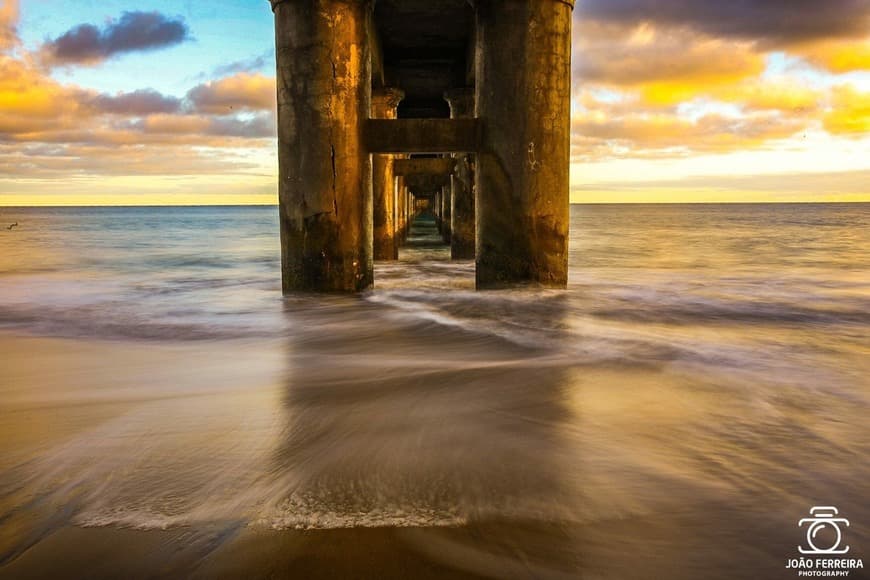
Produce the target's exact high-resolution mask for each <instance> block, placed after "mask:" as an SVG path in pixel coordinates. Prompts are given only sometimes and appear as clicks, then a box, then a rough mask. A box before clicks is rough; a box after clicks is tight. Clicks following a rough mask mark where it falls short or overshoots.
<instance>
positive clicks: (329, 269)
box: [271, 0, 373, 292]
mask: <svg viewBox="0 0 870 580" xmlns="http://www.w3.org/2000/svg"><path fill="white" fill-rule="evenodd" d="M271 4H272V10H273V12H274V13H275V56H276V60H277V85H278V165H279V169H278V173H279V186H278V195H279V201H280V221H281V266H282V286H283V289H284V292H290V291H294V290H313V291H345V292H352V291H360V290H364V289H366V288H368V287H369V286H371V284H372V279H373V264H372V245H373V240H372V227H371V225H370V224H371V223H372V179H371V175H372V174H371V160H370V156H369V153H368V151H367V150H366V147H365V145H364V143H363V131H364V124H365V122H366V119H367V118H368V116H369V108H370V96H371V58H370V54H369V41H368V36H367V30H366V28H367V26H366V23H367V20H368V13H369V10H370V6H369V2H368V1H366V0H271Z"/></svg>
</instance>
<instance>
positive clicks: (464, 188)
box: [444, 88, 476, 260]
mask: <svg viewBox="0 0 870 580" xmlns="http://www.w3.org/2000/svg"><path fill="white" fill-rule="evenodd" d="M444 100H446V101H447V103H448V104H449V105H450V118H451V119H470V118H473V117H474V89H473V88H462V89H454V90H452V91H447V92H446V93H445V94H444ZM454 158H455V159H456V168H455V170H454V173H453V175H452V176H451V178H450V187H451V195H450V199H451V203H452V207H451V209H450V219H451V222H450V257H451V258H452V259H454V260H471V259H474V245H475V230H476V224H475V217H474V195H475V193H474V169H473V167H474V157H473V156H472V155H469V154H467V153H462V154H456V155H454Z"/></svg>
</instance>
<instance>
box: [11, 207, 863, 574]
mask: <svg viewBox="0 0 870 580" xmlns="http://www.w3.org/2000/svg"><path fill="white" fill-rule="evenodd" d="M276 213H277V212H276V210H275V209H274V208H140V209H132V208H121V209H115V208H113V209H75V208H72V209H14V208H4V209H3V210H2V212H0V219H5V220H7V221H9V222H10V223H11V222H13V221H18V222H19V223H20V226H19V228H17V229H16V230H14V231H12V232H7V231H6V230H0V232H2V233H0V330H2V332H3V335H4V336H5V338H4V339H3V340H5V341H7V342H5V343H4V344H12V343H10V342H8V341H13V342H14V343H15V344H16V345H17V347H15V348H12V347H10V348H9V349H7V354H6V355H5V357H4V358H5V359H6V360H4V367H5V369H6V373H5V377H6V379H5V380H4V381H3V382H2V383H0V419H2V423H0V424H2V426H0V435H3V439H4V443H0V446H2V447H0V449H2V455H3V458H2V459H0V470H2V472H0V521H2V522H3V533H2V534H0V560H3V561H11V560H12V559H14V558H15V557H17V555H19V554H21V553H22V551H23V550H25V549H26V548H27V547H28V546H32V545H35V544H37V543H39V542H40V541H42V539H43V538H45V537H46V536H47V535H49V534H51V532H52V530H54V529H57V528H58V527H60V526H63V525H69V524H73V525H79V526H102V527H125V528H135V529H164V528H176V527H179V526H194V527H195V526H201V525H206V524H208V525H219V526H222V527H223V528H224V529H226V530H228V532H227V533H228V534H231V533H233V532H232V531H233V530H237V529H240V528H249V527H256V528H262V529H274V530H284V529H330V528H347V527H408V528H437V527H439V526H447V527H454V526H461V525H467V524H469V523H474V522H488V521H508V522H511V521H513V522H525V523H527V524H528V523H531V525H532V530H533V531H531V532H528V534H530V536H529V537H526V538H525V540H524V541H527V542H528V543H530V544H534V542H535V540H536V538H535V535H536V532H535V531H534V530H535V529H538V528H535V527H534V526H557V527H560V528H562V529H565V530H574V531H575V532H576V531H577V530H580V531H579V532H576V534H575V535H574V536H572V537H574V538H575V540H571V541H566V543H565V545H557V546H555V547H552V546H551V547H552V550H551V551H549V552H548V556H547V562H537V563H535V562H532V563H530V564H529V566H530V568H529V569H533V570H536V571H537V572H538V574H537V575H538V576H541V575H543V576H546V575H547V574H548V573H553V574H557V573H562V572H568V573H572V572H576V571H577V565H578V564H577V555H578V554H580V553H584V554H585V556H584V558H585V559H587V560H591V561H596V558H598V557H600V558H604V559H605V560H606V559H607V558H608V557H613V558H619V557H620V554H621V553H622V552H621V551H620V550H621V549H624V546H623V548H620V546H619V544H628V545H631V546H634V548H633V550H634V552H635V553H636V554H642V553H643V550H647V549H648V550H651V551H655V550H658V553H659V554H661V553H664V552H667V551H669V550H677V548H676V546H678V545H683V544H686V543H691V542H693V541H695V542H697V541H698V538H706V540H707V541H708V543H707V544H705V546H706V547H702V548H701V551H702V552H704V550H707V552H706V553H701V554H698V558H700V559H702V560H703V559H706V560H711V559H712V560H716V559H717V558H719V557H720V556H721V555H722V554H724V553H726V552H727V553H733V552H734V551H735V550H736V551H740V550H744V551H746V550H751V549H754V548H753V546H754V545H755V543H756V540H757V538H754V537H753V535H752V534H749V533H747V534H745V535H744V534H743V533H742V532H740V530H744V529H747V528H748V527H752V526H756V525H758V526H761V527H762V528H763V529H764V536H765V538H767V539H768V540H769V541H770V542H773V544H774V547H773V548H771V551H772V557H775V558H779V551H782V552H783V553H782V558H783V559H785V558H786V557H787V556H788V555H789V554H790V553H786V552H785V550H786V549H787V548H788V549H793V546H792V544H794V542H796V541H799V540H800V535H799V534H800V530H798V529H797V528H795V527H794V526H795V522H796V521H797V519H799V518H800V517H803V516H804V515H805V512H806V510H807V509H808V508H809V507H810V506H812V505H838V506H839V507H840V508H841V510H842V511H843V513H844V514H846V513H848V515H849V517H851V520H852V526H851V527H850V530H849V536H850V538H852V543H853V545H854V546H855V548H854V549H855V550H856V553H857V552H858V551H859V550H861V549H862V547H861V546H862V543H863V546H865V547H866V545H867V540H868V539H870V534H868V526H870V510H868V508H867V501H866V500H867V497H868V493H867V492H868V484H867V482H868V481H870V467H868V464H867V462H866V456H867V453H868V451H870V429H868V427H867V426H866V425H867V421H866V417H867V416H868V411H870V381H868V378H867V377H868V376H870V374H868V371H870V363H868V360H870V358H868V356H867V355H868V354H870V341H868V328H870V314H868V312H870V254H868V252H867V248H868V247H870V227H868V226H870V207H867V206H866V205H781V206H767V205H758V206H724V205H723V206H575V207H573V208H572V238H571V271H570V283H569V289H568V290H567V291H564V292H563V291H553V290H532V289H526V290H513V291H498V292H481V293H478V292H475V291H474V289H473V277H474V266H473V263H472V262H450V261H449V260H448V257H449V252H448V251H447V249H446V248H444V247H438V246H435V245H433V244H432V240H433V237H432V236H433V232H432V226H431V223H428V222H423V223H421V224H418V227H417V228H416V229H415V231H414V233H413V235H412V239H411V240H410V245H409V246H408V247H406V248H405V249H403V251H402V257H401V260H400V261H399V262H398V263H392V264H390V263H383V264H378V265H377V266H376V288H375V289H374V290H373V291H371V292H368V293H366V294H364V295H362V296H359V297H354V296H348V297H335V296H330V297H316V296H296V297H290V298H287V299H282V297H281V295H280V280H279V275H278V274H279V268H280V261H279V253H278V245H277V240H278V235H277V215H276ZM53 339H60V340H53ZM710 520H715V521H716V522H717V525H716V526H709V525H707V523H709V521H710ZM663 521H673V522H674V523H673V527H668V528H667V534H668V535H669V537H670V538H671V540H672V541H671V542H670V543H667V544H666V545H664V546H663V545H661V544H658V545H656V544H654V540H655V538H656V537H657V536H656V535H655V533H656V532H654V527H655V526H659V525H663V524H662V523H661V522H663ZM622 522H630V525H629V526H628V528H627V529H626V528H624V527H622V526H623V524H622ZM589 526H593V528H589ZM792 528H794V530H792ZM587 529H597V530H598V532H599V534H600V538H601V541H602V542H604V539H607V538H609V539H611V540H613V541H612V542H610V543H606V542H605V543H602V544H596V543H595V542H594V541H593V542H591V543H590V540H589V537H587V532H585V531H584V530H587ZM659 532H661V530H659ZM795 532H796V533H797V534H798V535H794V534H795ZM572 533H574V532H572ZM569 536H570V534H569ZM538 539H540V538H538ZM651 541H652V542H653V543H650V542H651ZM681 542H682V544H681ZM611 543H612V544H613V545H611ZM656 546H657V547H656ZM454 548H456V547H454ZM469 548H475V547H474V546H472V547H469V546H464V547H463V549H469ZM456 549H457V550H459V548H456ZM475 549H480V547H479V546H478V547H476V548H475ZM863 549H866V548H863ZM448 552H449V550H448ZM460 552H461V550H460ZM460 552H457V553H460ZM677 552H679V551H678V550H677ZM865 553H866V552H865ZM433 557H437V555H433ZM443 557H449V556H447V555H444V556H443ZM674 557H686V558H689V557H690V556H688V555H684V556H680V555H677V556H674ZM692 557H693V556H692ZM495 575H496V576H497V575H498V574H495ZM602 576H603V577H607V576H608V575H607V574H606V573H603V572H602Z"/></svg>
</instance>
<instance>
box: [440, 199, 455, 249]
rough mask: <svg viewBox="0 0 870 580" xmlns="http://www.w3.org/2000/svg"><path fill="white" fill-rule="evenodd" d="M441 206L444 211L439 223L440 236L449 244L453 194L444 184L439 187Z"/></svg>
mask: <svg viewBox="0 0 870 580" xmlns="http://www.w3.org/2000/svg"><path fill="white" fill-rule="evenodd" d="M441 200H442V201H441V208H442V211H443V212H444V217H443V220H442V224H441V238H442V239H443V240H444V243H445V244H450V239H451V234H452V232H451V230H450V223H451V219H452V218H451V215H452V214H451V211H452V207H453V195H451V192H450V186H449V185H445V186H443V187H442V188H441Z"/></svg>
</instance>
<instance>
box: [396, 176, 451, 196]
mask: <svg viewBox="0 0 870 580" xmlns="http://www.w3.org/2000/svg"><path fill="white" fill-rule="evenodd" d="M405 185H407V186H408V189H410V190H411V191H412V192H414V193H417V192H418V191H438V190H439V189H441V188H442V187H445V186H447V185H450V176H449V175H437V174H424V173H419V174H417V175H409V176H407V177H405Z"/></svg>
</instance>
